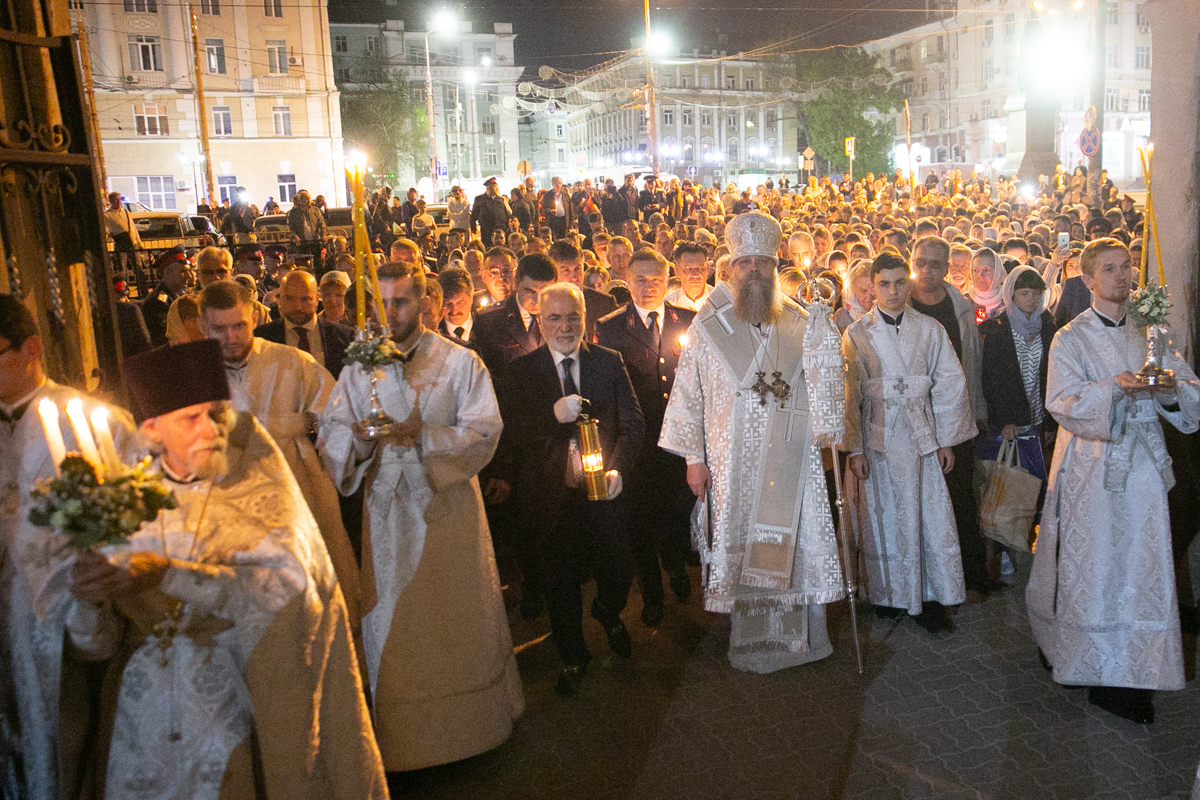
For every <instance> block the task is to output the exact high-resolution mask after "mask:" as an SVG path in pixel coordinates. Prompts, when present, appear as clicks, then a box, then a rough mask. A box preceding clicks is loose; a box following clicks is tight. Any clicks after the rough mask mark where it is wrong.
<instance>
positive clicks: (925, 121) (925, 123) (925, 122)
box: [921, 113, 929, 133]
mask: <svg viewBox="0 0 1200 800" xmlns="http://www.w3.org/2000/svg"><path fill="white" fill-rule="evenodd" d="M921 130H922V131H923V132H924V133H929V114H928V113H923V114H921Z"/></svg>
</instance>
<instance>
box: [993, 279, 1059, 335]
mask: <svg viewBox="0 0 1200 800" xmlns="http://www.w3.org/2000/svg"><path fill="white" fill-rule="evenodd" d="M1025 272H1032V273H1033V274H1034V275H1038V271H1037V270H1036V269H1034V268H1033V267H1023V266H1022V267H1017V268H1016V269H1014V270H1013V271H1012V272H1010V273H1008V277H1006V278H1005V279H1004V286H1003V287H1002V289H1001V291H1002V296H1003V299H1004V310H1005V312H1007V313H1008V323H1009V324H1010V325H1012V329H1013V332H1014V333H1015V334H1017V335H1018V336H1020V337H1021V338H1022V339H1032V338H1033V337H1035V336H1037V335H1038V334H1039V333H1041V332H1042V313H1043V312H1044V311H1045V310H1046V308H1047V306H1049V304H1050V288H1049V287H1047V288H1045V289H1043V290H1042V300H1041V302H1040V303H1038V307H1037V308H1035V309H1034V311H1033V313H1032V314H1026V313H1025V312H1024V311H1022V310H1021V309H1019V308H1017V304H1016V302H1015V301H1014V300H1013V296H1014V295H1015V294H1016V292H1017V279H1018V278H1020V277H1021V275H1022V274H1023V273H1025ZM1038 277H1039V278H1041V276H1040V275H1038Z"/></svg>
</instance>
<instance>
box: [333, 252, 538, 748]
mask: <svg viewBox="0 0 1200 800" xmlns="http://www.w3.org/2000/svg"><path fill="white" fill-rule="evenodd" d="M379 293H380V296H381V298H382V300H383V303H384V307H385V309H386V313H387V321H388V325H389V326H390V328H391V335H392V339H393V340H394V341H395V343H396V346H397V347H398V348H399V349H400V351H401V352H402V353H403V354H404V355H403V359H402V360H401V361H400V362H399V363H393V364H390V365H388V366H387V367H383V368H381V369H380V370H379V372H380V373H381V378H380V380H379V383H378V396H379V401H380V403H381V404H382V406H383V409H384V411H386V412H387V413H388V415H390V416H391V417H392V418H393V419H394V420H397V421H400V422H398V424H397V425H396V428H395V430H394V431H393V432H391V433H390V434H389V435H387V436H386V437H383V438H382V439H379V440H375V441H363V440H361V439H359V438H358V437H357V436H356V435H355V431H354V426H355V423H357V422H358V421H360V420H361V419H363V417H364V416H366V414H367V411H368V410H369V409H370V403H371V400H370V398H371V378H370V374H369V373H368V372H366V371H365V370H363V369H362V367H361V366H358V365H347V366H346V367H345V368H344V369H343V370H342V374H341V376H340V377H339V379H338V384H337V387H336V388H335V389H334V392H333V397H332V398H331V400H330V402H329V405H328V406H327V407H326V408H325V413H324V414H323V415H322V417H321V425H320V430H321V435H320V439H319V440H318V449H319V450H320V452H321V454H322V457H323V458H324V460H325V464H326V466H327V467H328V469H329V472H330V474H331V475H332V476H333V478H334V481H335V483H336V485H337V487H338V490H339V491H341V492H342V493H343V494H347V495H348V494H351V493H353V492H354V491H355V489H356V488H357V487H358V486H359V484H360V483H362V482H364V481H365V482H366V484H367V495H366V515H365V516H366V525H365V527H366V530H364V531H363V564H364V567H363V584H364V592H365V597H366V600H365V602H364V604H363V606H364V609H365V611H366V613H365V615H364V617H363V640H364V644H365V649H366V659H367V669H368V673H369V675H370V681H371V692H372V698H373V704H374V712H375V713H374V719H375V726H376V734H377V737H378V739H379V745H380V750H381V752H382V753H383V761H384V764H385V766H386V767H387V769H388V771H399V770H412V769H420V768H423V767H430V766H434V765H437V764H445V763H448V762H451V761H459V760H461V759H464V758H468V757H470V756H473V755H476V754H478V753H482V752H484V751H486V750H490V749H492V748H494V747H496V746H498V745H500V744H501V743H502V742H503V741H504V740H505V739H507V738H508V736H509V734H510V733H511V732H512V727H513V720H515V719H516V718H517V717H518V716H520V715H521V713H522V712H523V711H524V707H525V701H524V696H523V694H522V689H521V682H520V677H519V676H518V674H517V662H516V659H515V657H514V656H513V650H512V639H511V637H510V635H509V630H508V619H507V617H506V616H505V611H504V601H503V599H502V597H501V594H500V579H499V576H498V573H497V571H496V559H495V555H494V553H493V552H492V540H491V535H490V533H489V532H488V526H487V517H486V516H485V514H484V509H483V498H482V496H481V494H480V491H479V480H478V478H477V477H476V476H477V474H478V473H479V470H481V469H483V467H484V466H485V465H486V464H487V463H488V462H489V461H490V460H491V458H492V454H493V453H494V452H495V450H496V445H497V443H498V442H499V439H500V431H501V428H502V423H501V421H500V410H499V407H498V405H497V403H496V396H495V394H494V392H493V390H492V382H491V379H490V378H489V377H488V373H487V370H486V368H485V367H484V366H483V361H482V360H481V359H480V358H479V356H477V355H476V354H475V353H474V352H472V351H471V350H468V349H466V348H465V347H461V346H459V345H456V344H454V343H453V342H451V341H450V340H448V339H445V338H443V337H441V336H438V335H437V333H436V332H434V331H431V330H427V329H426V328H425V327H424V326H423V325H422V323H421V311H422V307H423V305H424V303H425V302H426V293H425V272H424V268H423V266H422V265H419V264H409V263H403V262H391V263H389V264H384V265H383V266H382V267H380V269H379Z"/></svg>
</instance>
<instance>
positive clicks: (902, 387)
mask: <svg viewBox="0 0 1200 800" xmlns="http://www.w3.org/2000/svg"><path fill="white" fill-rule="evenodd" d="M907 391H908V384H907V383H905V382H904V378H903V377H900V378H897V379H896V393H897V394H899V395H901V396H903V395H904V393H905V392H907Z"/></svg>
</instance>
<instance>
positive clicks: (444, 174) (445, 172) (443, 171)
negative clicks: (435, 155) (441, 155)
mask: <svg viewBox="0 0 1200 800" xmlns="http://www.w3.org/2000/svg"><path fill="white" fill-rule="evenodd" d="M437 173H438V177H439V178H448V177H449V176H450V170H449V169H447V168H446V165H445V164H443V163H442V162H441V161H440V160H439V161H438V162H437Z"/></svg>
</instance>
